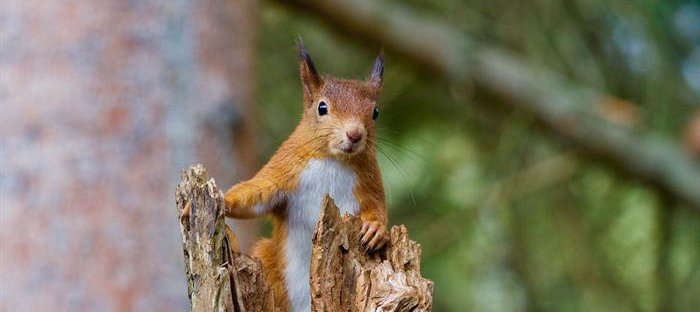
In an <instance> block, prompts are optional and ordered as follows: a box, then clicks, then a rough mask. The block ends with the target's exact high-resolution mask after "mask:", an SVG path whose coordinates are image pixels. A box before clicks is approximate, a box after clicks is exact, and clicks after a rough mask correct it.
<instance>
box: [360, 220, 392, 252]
mask: <svg viewBox="0 0 700 312" xmlns="http://www.w3.org/2000/svg"><path fill="white" fill-rule="evenodd" d="M360 237H361V238H360V243H361V244H362V245H364V246H365V251H367V252H372V251H376V250H379V249H381V248H382V247H384V245H386V242H387V240H388V237H387V232H386V230H385V229H384V225H382V224H380V223H379V222H376V221H372V222H364V223H363V224H362V229H361V230H360Z"/></svg>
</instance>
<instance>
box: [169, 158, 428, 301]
mask: <svg viewBox="0 0 700 312" xmlns="http://www.w3.org/2000/svg"><path fill="white" fill-rule="evenodd" d="M176 196H177V200H176V202H177V210H178V216H179V217H180V220H181V222H180V229H181V230H182V239H183V249H184V257H185V274H186V277H187V290H188V295H189V297H190V300H191V303H192V311H194V312H199V311H227V312H229V311H230V312H243V311H246V312H251V311H261V312H262V311H288V310H289V308H288V307H275V306H274V300H273V298H272V296H273V294H272V292H271V291H270V288H269V287H268V285H267V284H266V282H265V280H264V274H263V268H262V265H261V263H260V260H258V259H256V258H254V257H251V256H248V255H245V254H242V253H240V252H238V247H237V242H236V238H235V236H234V234H233V232H232V231H231V229H230V228H228V226H227V225H226V223H225V222H224V202H223V194H222V193H221V191H220V190H219V189H218V188H217V187H216V183H215V182H214V180H213V179H209V180H207V174H206V170H205V169H204V167H203V166H202V165H195V166H192V167H191V168H190V169H189V170H187V171H185V172H184V173H183V175H182V181H181V182H180V184H179V185H178V186H177V190H176ZM320 208H321V207H320ZM322 208H323V211H322V213H321V218H320V220H319V223H318V224H317V225H316V233H315V234H314V237H313V247H312V257H311V259H312V260H311V264H310V265H311V281H310V283H311V297H312V310H313V311H331V312H336V311H358V312H359V311H395V312H401V311H430V310H431V307H432V292H433V283H432V282H431V281H429V280H427V279H424V278H423V277H421V275H420V255H421V251H420V245H419V244H417V243H416V242H414V241H411V240H410V239H409V238H408V232H407V230H406V227H404V226H395V227H393V228H392V229H391V231H390V237H391V240H390V242H389V244H388V245H387V247H386V248H384V249H383V250H381V251H380V252H377V253H373V254H368V253H367V252H366V251H364V249H363V247H362V246H361V245H360V244H359V231H360V227H361V221H360V220H359V218H358V217H355V216H350V215H345V216H342V217H341V216H340V215H339V212H338V208H337V207H336V206H335V204H334V203H333V201H332V200H331V199H330V198H329V197H326V199H325V200H324V202H323V205H322ZM183 211H187V212H188V213H186V214H185V215H184V216H183Z"/></svg>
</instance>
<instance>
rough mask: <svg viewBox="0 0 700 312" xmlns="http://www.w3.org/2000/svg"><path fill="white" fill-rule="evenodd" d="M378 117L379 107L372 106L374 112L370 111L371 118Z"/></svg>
mask: <svg viewBox="0 0 700 312" xmlns="http://www.w3.org/2000/svg"><path fill="white" fill-rule="evenodd" d="M377 117H379V108H376V107H375V108H374V112H372V119H377Z"/></svg>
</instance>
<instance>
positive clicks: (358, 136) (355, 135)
mask: <svg viewBox="0 0 700 312" xmlns="http://www.w3.org/2000/svg"><path fill="white" fill-rule="evenodd" d="M345 135H347V136H348V139H350V142H352V143H357V142H360V140H362V132H360V131H347V132H345Z"/></svg>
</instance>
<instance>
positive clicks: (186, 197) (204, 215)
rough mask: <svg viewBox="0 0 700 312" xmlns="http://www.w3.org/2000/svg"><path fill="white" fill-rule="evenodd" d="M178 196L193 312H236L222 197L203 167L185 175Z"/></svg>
mask: <svg viewBox="0 0 700 312" xmlns="http://www.w3.org/2000/svg"><path fill="white" fill-rule="evenodd" d="M175 193H176V203H177V211H178V218H179V220H181V222H180V230H181V232H182V245H183V250H184V256H185V275H186V277H187V294H188V296H189V297H190V301H191V303H192V311H195V312H198V311H234V310H233V297H232V295H231V279H230V278H229V274H228V269H227V267H226V260H227V259H228V258H229V255H227V254H226V251H227V250H228V249H229V247H228V246H224V244H225V243H226V240H225V239H224V238H225V237H226V224H225V223H224V215H223V213H224V211H223V207H224V199H223V195H222V194H221V191H219V189H218V188H217V187H216V183H215V182H214V180H213V179H209V180H207V171H206V169H204V166H202V165H195V166H192V167H191V168H190V169H189V170H187V171H185V172H184V173H183V174H182V179H181V181H180V184H179V185H178V186H177V189H176V191H175ZM183 211H188V212H189V213H187V215H185V216H183Z"/></svg>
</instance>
